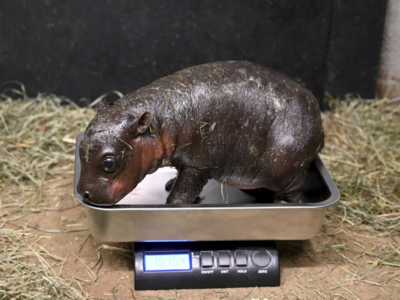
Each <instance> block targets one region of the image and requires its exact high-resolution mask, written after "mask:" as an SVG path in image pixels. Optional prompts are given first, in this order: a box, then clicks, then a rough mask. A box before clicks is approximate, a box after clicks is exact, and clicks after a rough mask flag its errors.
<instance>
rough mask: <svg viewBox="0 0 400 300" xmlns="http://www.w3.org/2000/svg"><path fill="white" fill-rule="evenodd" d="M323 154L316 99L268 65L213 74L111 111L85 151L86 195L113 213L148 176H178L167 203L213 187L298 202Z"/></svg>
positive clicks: (182, 75)
mask: <svg viewBox="0 0 400 300" xmlns="http://www.w3.org/2000/svg"><path fill="white" fill-rule="evenodd" d="M323 146H324V133H323V129H322V125H321V117H320V110H319V106H318V103H317V101H316V100H315V98H314V96H313V95H312V94H311V92H309V91H308V90H306V89H304V88H303V87H301V86H300V85H298V84H297V83H295V82H293V81H291V80H290V79H288V78H287V77H285V76H283V75H281V74H279V73H277V72H275V71H272V70H270V69H267V68H265V67H263V66H261V65H257V64H253V63H249V62H234V61H233V62H217V63H212V64H205V65H200V66H196V67H192V68H189V69H185V70H182V71H179V72H177V73H175V74H173V75H170V76H167V77H164V78H161V79H159V80H157V81H155V82H153V83H152V84H150V85H148V86H146V87H143V88H141V89H139V90H137V91H135V92H133V93H131V94H129V95H126V96H125V97H123V98H121V99H119V100H118V101H117V102H115V103H114V104H104V105H102V107H100V108H99V111H98V113H97V115H96V117H95V118H94V119H93V120H92V121H91V123H90V124H89V126H88V128H87V129H86V132H85V135H84V139H83V141H82V143H81V145H80V158H81V161H82V169H81V176H80V180H79V184H78V191H79V192H80V193H81V195H82V196H83V197H84V199H85V200H86V201H87V202H90V203H93V204H97V205H112V204H114V203H115V202H117V201H119V200H120V199H122V198H123V197H124V196H125V195H126V194H127V193H129V192H130V191H131V190H133V189H134V188H135V187H136V185H137V184H138V183H139V182H140V181H141V180H142V179H143V178H144V177H145V176H146V174H150V173H152V172H154V171H156V170H157V169H158V168H160V167H164V166H175V167H176V168H177V169H178V171H179V174H178V176H177V179H176V181H175V183H174V185H173V187H172V189H171V192H170V194H169V196H168V198H167V203H175V204H181V203H192V202H193V201H194V199H196V197H197V196H198V194H199V193H200V191H201V190H202V188H203V186H204V184H205V183H206V182H207V180H208V179H211V178H212V179H215V180H217V181H220V182H224V183H226V184H228V185H232V186H235V187H238V188H241V189H255V188H260V187H264V188H268V189H270V190H273V191H275V192H276V193H275V195H276V196H275V197H276V200H277V201H288V202H294V201H298V200H299V198H300V192H299V189H300V187H301V186H302V183H303V180H304V174H305V171H306V170H307V168H308V166H309V163H310V162H311V161H312V160H313V159H314V158H315V157H316V156H317V154H318V152H319V151H320V150H321V149H322V148H323Z"/></svg>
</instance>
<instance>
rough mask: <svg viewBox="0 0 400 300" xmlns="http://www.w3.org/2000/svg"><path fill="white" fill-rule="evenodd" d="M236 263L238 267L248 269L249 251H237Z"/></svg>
mask: <svg viewBox="0 0 400 300" xmlns="http://www.w3.org/2000/svg"><path fill="white" fill-rule="evenodd" d="M235 263H236V266H238V267H246V266H247V251H246V250H242V251H235Z"/></svg>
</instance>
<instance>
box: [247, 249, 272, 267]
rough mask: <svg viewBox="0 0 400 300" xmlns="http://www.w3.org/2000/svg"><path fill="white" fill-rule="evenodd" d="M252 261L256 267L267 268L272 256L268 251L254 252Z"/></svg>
mask: <svg viewBox="0 0 400 300" xmlns="http://www.w3.org/2000/svg"><path fill="white" fill-rule="evenodd" d="M251 259H252V260H253V264H254V265H255V266H256V267H259V268H265V267H267V266H268V265H269V264H270V263H271V254H270V253H269V252H268V251H266V250H263V251H254V252H253V255H252V256H251Z"/></svg>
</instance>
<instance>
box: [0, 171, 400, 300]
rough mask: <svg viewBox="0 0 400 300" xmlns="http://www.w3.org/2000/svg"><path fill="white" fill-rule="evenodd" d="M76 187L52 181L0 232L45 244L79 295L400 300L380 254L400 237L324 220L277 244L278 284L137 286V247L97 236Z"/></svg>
mask: <svg viewBox="0 0 400 300" xmlns="http://www.w3.org/2000/svg"><path fill="white" fill-rule="evenodd" d="M72 184H73V183H72V176H66V177H65V178H64V179H61V180H58V181H55V182H53V183H51V185H49V186H48V187H47V188H45V189H44V192H43V194H42V197H43V198H44V199H47V200H46V203H47V205H46V208H45V209H43V208H41V209H38V213H32V211H29V213H27V214H26V215H24V216H23V217H19V218H18V219H16V220H8V222H7V223H6V224H3V225H4V226H3V227H2V230H13V232H14V233H15V232H18V230H19V231H20V232H22V233H21V235H24V236H26V237H27V238H28V239H29V237H31V242H32V243H33V242H34V240H35V243H36V242H37V243H38V244H39V245H40V246H42V247H43V248H44V249H46V251H47V252H48V255H47V256H48V260H47V261H50V262H53V264H51V263H50V264H49V265H48V268H49V272H51V273H52V274H53V275H59V276H61V277H62V278H64V279H65V280H67V281H69V282H72V286H73V287H74V288H75V292H74V293H73V294H71V295H72V296H73V297H74V298H78V299H79V298H89V299H365V300H367V299H400V269H399V266H398V265H391V263H388V262H387V261H386V260H385V259H382V257H383V258H385V257H386V258H388V261H389V258H390V257H389V256H390V255H400V253H399V245H400V238H399V237H398V236H396V237H394V236H389V235H388V234H386V233H380V234H378V235H374V234H371V233H370V232H368V231H359V230H355V228H352V227H351V226H349V225H346V224H340V223H324V224H323V226H322V229H321V231H320V233H319V234H318V236H317V237H315V238H313V239H312V240H309V241H282V242H279V243H278V249H279V252H280V261H281V286H280V287H253V288H232V289H201V290H168V291H135V290H134V272H133V270H132V253H131V248H130V247H131V245H130V244H129V243H115V244H110V243H106V244H105V243H102V242H101V241H99V240H96V239H94V238H93V237H91V235H90V233H89V231H88V230H87V228H88V220H87V217H86V213H85V208H84V207H83V206H81V205H79V204H78V203H77V201H76V200H75V199H74V198H73V196H72ZM7 197H14V198H15V197H20V196H19V195H18V194H14V195H13V194H11V195H8V196H7ZM24 197H26V195H25V196H24ZM0 228H1V227H0ZM121 230H123V229H121ZM33 237H40V240H39V241H37V239H36V238H33ZM32 238H33V239H32Z"/></svg>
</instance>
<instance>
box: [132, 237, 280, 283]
mask: <svg viewBox="0 0 400 300" xmlns="http://www.w3.org/2000/svg"><path fill="white" fill-rule="evenodd" d="M134 257H135V289H136V290H156V289H198V288H229V287H255V286H278V285H279V284H280V267H279V257H278V251H277V249H276V245H275V242H273V241H241V242H238V241H234V242H233V241H232V242H142V243H135V244H134Z"/></svg>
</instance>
